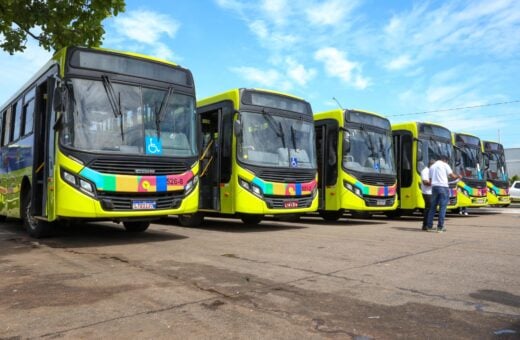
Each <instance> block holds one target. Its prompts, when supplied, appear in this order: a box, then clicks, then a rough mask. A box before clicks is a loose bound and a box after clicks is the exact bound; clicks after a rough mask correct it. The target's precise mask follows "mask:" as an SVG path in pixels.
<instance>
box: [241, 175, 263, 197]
mask: <svg viewBox="0 0 520 340" xmlns="http://www.w3.org/2000/svg"><path fill="white" fill-rule="evenodd" d="M238 183H239V184H240V186H241V187H242V188H244V189H246V190H247V191H249V192H250V193H252V194H253V195H255V196H257V197H259V198H262V189H260V187H259V186H258V185H256V184H253V183H249V182H248V181H246V180H244V179H242V178H239V179H238Z"/></svg>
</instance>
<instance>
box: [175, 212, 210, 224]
mask: <svg viewBox="0 0 520 340" xmlns="http://www.w3.org/2000/svg"><path fill="white" fill-rule="evenodd" d="M178 218H179V224H180V225H181V226H183V227H190V228H194V227H198V226H200V225H201V224H202V222H203V221H204V214H202V213H200V212H198V213H194V214H185V215H179V216H178Z"/></svg>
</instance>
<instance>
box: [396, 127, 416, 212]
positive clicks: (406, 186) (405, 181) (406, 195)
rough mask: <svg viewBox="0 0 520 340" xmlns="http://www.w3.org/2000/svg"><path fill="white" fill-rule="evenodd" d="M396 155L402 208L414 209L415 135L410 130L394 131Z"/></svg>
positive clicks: (398, 187)
mask: <svg viewBox="0 0 520 340" xmlns="http://www.w3.org/2000/svg"><path fill="white" fill-rule="evenodd" d="M392 134H393V139H394V155H395V163H396V171H397V193H398V194H399V208H400V209H414V208H415V207H416V203H415V196H416V191H417V190H414V188H413V187H412V184H413V171H414V168H415V167H414V165H413V157H412V147H413V137H412V134H411V133H410V132H408V131H404V130H403V131H401V130H399V131H393V133H392Z"/></svg>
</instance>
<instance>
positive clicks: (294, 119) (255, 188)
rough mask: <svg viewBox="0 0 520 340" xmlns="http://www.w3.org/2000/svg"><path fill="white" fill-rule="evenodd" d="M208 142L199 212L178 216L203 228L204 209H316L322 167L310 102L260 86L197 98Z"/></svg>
mask: <svg viewBox="0 0 520 340" xmlns="http://www.w3.org/2000/svg"><path fill="white" fill-rule="evenodd" d="M197 113H198V114H199V117H200V120H201V131H202V142H201V144H202V147H201V150H202V152H201V158H200V160H201V165H200V168H201V173H200V181H199V183H200V184H199V185H200V201H199V212H197V213H196V214H184V215H180V216H179V223H180V224H181V225H185V226H197V225H199V224H200V223H202V221H203V218H204V216H205V215H217V216H236V217H239V218H241V219H242V221H243V222H244V223H247V224H257V223H259V222H260V221H261V220H262V218H263V216H264V215H278V216H280V215H281V216H284V215H285V216H293V215H294V214H300V213H304V212H308V211H315V210H316V208H317V205H318V198H317V184H316V180H317V169H316V153H315V144H314V125H313V119H312V109H311V105H310V104H309V103H308V102H306V101H305V100H303V99H301V98H297V97H294V96H291V95H287V94H284V93H279V92H274V91H268V90H260V89H245V88H240V89H232V90H229V91H226V92H224V93H221V94H217V95H215V96H212V97H209V98H206V99H203V100H201V101H199V102H198V103H197Z"/></svg>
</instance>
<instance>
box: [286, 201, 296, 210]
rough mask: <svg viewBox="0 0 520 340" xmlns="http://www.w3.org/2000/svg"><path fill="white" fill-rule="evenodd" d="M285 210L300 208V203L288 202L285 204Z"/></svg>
mask: <svg viewBox="0 0 520 340" xmlns="http://www.w3.org/2000/svg"><path fill="white" fill-rule="evenodd" d="M283 206H284V207H285V208H293V209H294V208H298V201H286V202H284V203H283Z"/></svg>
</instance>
